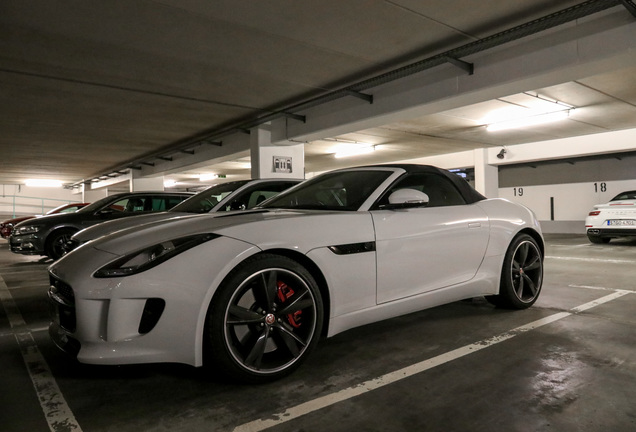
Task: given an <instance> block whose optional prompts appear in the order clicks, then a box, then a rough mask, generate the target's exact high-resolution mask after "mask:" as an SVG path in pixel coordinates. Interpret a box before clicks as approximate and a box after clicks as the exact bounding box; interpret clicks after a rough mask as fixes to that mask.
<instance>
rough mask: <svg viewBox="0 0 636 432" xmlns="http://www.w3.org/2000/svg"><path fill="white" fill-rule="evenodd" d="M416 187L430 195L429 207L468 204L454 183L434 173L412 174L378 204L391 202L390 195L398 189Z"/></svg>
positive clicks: (394, 186)
mask: <svg viewBox="0 0 636 432" xmlns="http://www.w3.org/2000/svg"><path fill="white" fill-rule="evenodd" d="M407 188H408V189H415V190H418V191H420V192H424V193H425V194H426V195H428V199H429V201H428V206H427V207H443V206H453V205H462V204H466V200H464V197H463V196H462V195H461V193H460V192H459V190H457V188H456V187H455V185H453V183H452V182H451V181H450V180H448V179H447V178H445V177H442V176H440V175H438V174H433V173H421V174H411V175H408V176H406V177H404V178H402V179H400V180H398V182H397V183H396V184H394V185H393V186H392V187H391V188H390V189H389V190H388V191H387V192H386V193H385V194H384V196H382V198H380V200H379V201H378V203H377V205H376V206H375V207H376V208H377V207H378V206H382V205H386V204H388V203H389V195H391V194H392V193H393V192H395V191H396V190H398V189H407Z"/></svg>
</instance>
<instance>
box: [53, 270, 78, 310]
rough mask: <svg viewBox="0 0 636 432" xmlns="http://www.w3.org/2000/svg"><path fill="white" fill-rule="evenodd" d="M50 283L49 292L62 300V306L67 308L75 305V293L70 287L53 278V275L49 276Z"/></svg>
mask: <svg viewBox="0 0 636 432" xmlns="http://www.w3.org/2000/svg"><path fill="white" fill-rule="evenodd" d="M49 279H50V282H51V288H50V290H51V292H52V293H53V294H55V295H56V296H57V297H59V298H60V299H61V300H63V302H64V304H66V305H69V306H74V305H75V293H73V288H71V286H70V285H68V284H66V283H64V282H62V281H61V280H59V279H57V278H55V277H54V276H53V275H50V276H49Z"/></svg>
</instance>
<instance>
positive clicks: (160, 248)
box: [93, 234, 219, 278]
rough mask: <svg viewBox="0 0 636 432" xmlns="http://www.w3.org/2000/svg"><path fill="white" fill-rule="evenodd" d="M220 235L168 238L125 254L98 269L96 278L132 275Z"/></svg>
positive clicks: (95, 274)
mask: <svg viewBox="0 0 636 432" xmlns="http://www.w3.org/2000/svg"><path fill="white" fill-rule="evenodd" d="M217 237H219V236H218V235H216V234H197V235H191V236H187V237H181V238H177V239H173V240H167V241H164V242H161V243H157V244H155V245H152V246H150V247H147V248H145V249H142V250H139V251H136V252H133V253H131V254H128V255H125V256H123V257H121V258H119V259H117V260H115V261H113V262H111V263H109V264H107V265H105V266H104V267H102V268H100V269H99V270H97V271H96V272H95V273H94V275H93V276H95V277H96V278H110V277H123V276H130V275H134V274H137V273H141V272H144V271H146V270H148V269H151V268H153V267H155V266H157V265H159V264H161V263H162V262H165V261H167V260H169V259H170V258H173V257H175V256H176V255H179V254H180V253H181V252H185V251H187V250H188V249H191V248H193V247H195V246H198V245H200V244H201V243H205V242H207V241H210V240H212V239H215V238H217Z"/></svg>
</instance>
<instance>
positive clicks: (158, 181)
mask: <svg viewBox="0 0 636 432" xmlns="http://www.w3.org/2000/svg"><path fill="white" fill-rule="evenodd" d="M163 190H164V186H163V176H160V177H139V178H135V173H134V172H133V175H132V179H131V180H130V192H141V191H163Z"/></svg>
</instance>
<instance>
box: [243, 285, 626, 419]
mask: <svg viewBox="0 0 636 432" xmlns="http://www.w3.org/2000/svg"><path fill="white" fill-rule="evenodd" d="M631 292H632V291H623V290H617V291H616V292H614V293H612V294H609V295H606V296H605V297H601V298H600V299H597V300H594V301H591V302H588V303H585V304H582V305H580V306H577V307H575V308H573V309H570V311H569V312H559V313H556V314H554V315H550V316H547V317H545V318H542V319H540V320H537V321H533V322H531V323H528V324H526V325H523V326H521V327H517V328H514V329H512V330H509V331H507V332H505V333H501V334H499V335H496V336H493V337H491V338H488V339H484V340H481V341H479V342H476V343H473V344H470V345H466V346H464V347H461V348H457V349H455V350H452V351H449V352H447V353H444V354H440V355H438V356H437V357H433V358H430V359H427V360H424V361H422V362H419V363H416V364H414V365H411V366H408V367H405V368H403V369H399V370H397V371H394V372H390V373H388V374H386V375H382V376H381V377H378V378H375V379H372V380H369V381H365V382H363V383H361V384H358V385H355V386H352V387H349V388H346V389H344V390H340V391H338V392H336V393H332V394H329V395H325V396H322V397H319V398H317V399H314V400H311V401H308V402H305V403H302V404H300V405H296V406H294V407H291V408H288V409H287V410H285V411H283V412H281V413H277V414H273V415H271V416H268V417H269V418H267V419H259V420H254V421H252V422H249V423H245V424H242V425H240V426H237V427H236V428H234V432H259V431H262V430H265V429H268V428H270V427H274V426H276V425H279V424H281V423H285V422H288V421H290V420H294V419H296V418H298V417H301V416H303V415H306V414H309V413H312V412H314V411H318V410H320V409H322V408H325V407H328V406H331V405H334V404H336V403H338V402H342V401H345V400H348V399H351V398H354V397H356V396H359V395H362V394H364V393H368V392H370V391H373V390H376V389H378V388H381V387H384V386H386V385H389V384H392V383H394V382H397V381H400V380H403V379H404V378H408V377H410V376H413V375H415V374H419V373H420V372H424V371H426V370H429V369H432V368H434V367H436V366H440V365H442V364H444V363H448V362H450V361H452V360H456V359H458V358H460V357H464V356H466V355H468V354H472V353H475V352H477V351H480V350H482V349H484V348H488V347H490V346H493V345H495V344H498V343H500V342H503V341H506V340H508V339H511V338H513V337H515V336H518V335H520V334H523V333H525V332H528V331H530V330H534V329H536V328H539V327H542V326H544V325H547V324H550V323H553V322H555V321H559V320H561V319H563V318H566V317H568V316H571V315H573V314H577V313H580V312H583V311H585V310H588V309H591V308H593V307H595V306H598V305H601V304H603V303H607V302H609V301H612V300H615V299H617V298H619V297H622V296H624V295H626V294H630V293H631Z"/></svg>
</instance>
